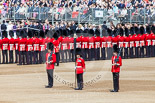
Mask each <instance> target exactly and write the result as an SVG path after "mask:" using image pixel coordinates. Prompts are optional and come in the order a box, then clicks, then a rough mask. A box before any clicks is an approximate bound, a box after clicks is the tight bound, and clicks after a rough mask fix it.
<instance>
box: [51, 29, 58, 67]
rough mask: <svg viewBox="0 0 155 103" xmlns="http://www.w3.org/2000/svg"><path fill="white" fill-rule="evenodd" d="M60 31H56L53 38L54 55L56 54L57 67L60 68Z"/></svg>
mask: <svg viewBox="0 0 155 103" xmlns="http://www.w3.org/2000/svg"><path fill="white" fill-rule="evenodd" d="M58 33H59V32H58V31H56V32H55V33H54V34H53V38H54V40H53V45H54V53H55V55H56V63H57V66H59V61H60V60H59V58H60V55H59V49H60V48H59V44H60V41H59V39H58V37H59V36H58Z"/></svg>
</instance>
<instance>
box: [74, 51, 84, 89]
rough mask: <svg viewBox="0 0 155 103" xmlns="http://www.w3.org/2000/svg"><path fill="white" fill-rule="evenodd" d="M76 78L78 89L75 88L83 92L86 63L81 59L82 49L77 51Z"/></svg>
mask: <svg viewBox="0 0 155 103" xmlns="http://www.w3.org/2000/svg"><path fill="white" fill-rule="evenodd" d="M75 69H76V77H77V84H78V88H75V90H82V89H83V72H85V71H86V69H85V61H84V59H83V58H82V57H81V49H80V48H77V49H76V67H75Z"/></svg>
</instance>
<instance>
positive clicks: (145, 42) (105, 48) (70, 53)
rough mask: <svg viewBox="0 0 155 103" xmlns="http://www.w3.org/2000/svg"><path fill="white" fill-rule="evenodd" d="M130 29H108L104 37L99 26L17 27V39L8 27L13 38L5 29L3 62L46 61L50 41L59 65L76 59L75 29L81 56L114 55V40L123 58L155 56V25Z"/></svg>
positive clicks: (37, 62) (94, 57) (88, 59)
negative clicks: (62, 27) (60, 27)
mask: <svg viewBox="0 0 155 103" xmlns="http://www.w3.org/2000/svg"><path fill="white" fill-rule="evenodd" d="M131 29H132V28H131ZM131 31H132V30H124V33H121V35H119V34H117V35H116V33H114V34H112V33H111V32H112V31H108V33H109V35H104V34H103V36H102V37H101V36H100V34H102V33H100V30H99V29H96V30H93V29H89V30H88V29H85V30H84V31H82V30H77V31H75V32H74V31H73V30H69V29H58V30H50V31H49V30H46V31H45V32H44V31H42V30H41V31H40V32H37V31H33V30H29V31H28V32H26V30H17V31H16V35H17V38H16V39H14V38H13V34H14V31H9V35H10V37H11V39H8V38H7V32H6V31H3V32H2V35H3V39H2V40H1V39H0V48H1V50H2V58H1V56H0V63H3V64H7V63H14V62H15V63H19V65H22V64H23V65H24V64H42V63H44V62H45V54H46V52H47V50H46V47H47V43H49V42H52V43H53V44H54V53H55V54H56V63H57V66H58V65H59V61H61V62H72V61H75V59H74V37H73V36H74V33H76V34H77V38H76V47H77V48H81V49H82V56H83V58H84V60H86V61H92V60H106V59H111V57H112V51H113V50H112V48H113V45H115V44H117V45H118V47H119V48H120V47H123V51H122V53H121V57H122V58H139V57H154V56H155V28H154V29H151V28H150V27H149V26H147V27H146V32H145V30H144V27H143V26H142V27H140V30H139V31H138V30H136V29H135V31H134V32H131ZM14 51H15V53H14ZM8 53H9V62H8ZM14 54H15V56H14ZM14 57H15V60H14ZM1 60H2V61H1Z"/></svg>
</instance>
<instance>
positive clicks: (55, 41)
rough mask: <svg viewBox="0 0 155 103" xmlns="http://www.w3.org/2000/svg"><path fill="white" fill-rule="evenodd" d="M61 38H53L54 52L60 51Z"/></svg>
mask: <svg viewBox="0 0 155 103" xmlns="http://www.w3.org/2000/svg"><path fill="white" fill-rule="evenodd" d="M59 44H60V42H59V40H53V45H54V53H58V52H59Z"/></svg>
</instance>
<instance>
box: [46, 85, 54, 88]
mask: <svg viewBox="0 0 155 103" xmlns="http://www.w3.org/2000/svg"><path fill="white" fill-rule="evenodd" d="M52 87H53V86H49V85H47V86H45V88H52Z"/></svg>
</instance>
